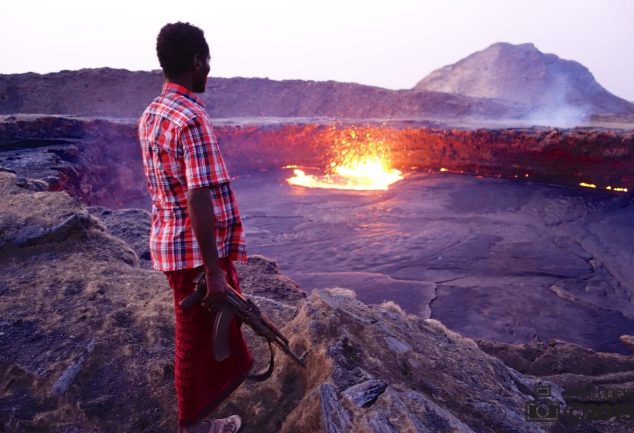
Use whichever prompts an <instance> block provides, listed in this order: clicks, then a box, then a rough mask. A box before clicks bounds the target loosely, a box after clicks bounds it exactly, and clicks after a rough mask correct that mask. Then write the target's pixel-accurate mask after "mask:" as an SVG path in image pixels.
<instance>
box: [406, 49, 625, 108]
mask: <svg viewBox="0 0 634 433" xmlns="http://www.w3.org/2000/svg"><path fill="white" fill-rule="evenodd" d="M414 89H416V90H431V91H438V92H447V93H458V94H461V95H466V96H472V97H480V98H497V99H506V100H509V101H513V102H519V103H522V104H525V105H527V106H529V107H531V108H532V109H533V110H541V111H544V110H545V111H546V112H548V111H559V110H560V109H561V108H565V109H566V110H568V111H570V110H573V111H578V112H579V114H591V113H604V112H610V113H623V114H632V113H634V106H632V104H630V103H629V102H628V101H625V100H624V99H621V98H619V97H617V96H615V95H613V94H611V93H609V92H608V91H607V90H605V89H604V88H603V87H601V85H600V84H599V83H597V82H596V80H595V79H594V77H593V75H592V73H591V72H590V71H589V70H588V68H586V67H585V66H583V65H582V64H580V63H578V62H575V61H572V60H564V59H561V58H560V57H558V56H556V55H555V54H545V53H543V52H541V51H539V49H538V48H537V47H536V46H535V45H534V44H533V43H530V42H527V43H523V44H517V45H515V44H511V43H508V42H496V43H494V44H492V45H490V46H489V47H487V48H485V49H484V50H481V51H477V52H475V53H473V54H471V55H469V56H467V57H465V58H464V59H462V60H460V61H458V62H456V63H454V64H451V65H447V66H445V67H442V68H440V69H437V70H435V71H433V72H432V73H430V74H429V75H428V76H427V77H425V78H424V79H422V80H421V81H419V82H418V84H416V86H415V87H414Z"/></svg>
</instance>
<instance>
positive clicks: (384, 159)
mask: <svg viewBox="0 0 634 433" xmlns="http://www.w3.org/2000/svg"><path fill="white" fill-rule="evenodd" d="M331 153H332V155H331V158H330V163H329V165H328V167H327V168H326V170H325V172H324V174H323V175H312V174H306V173H305V172H304V171H303V170H300V169H298V168H295V167H296V166H287V167H285V168H295V169H294V170H293V173H294V176H293V177H290V178H288V179H287V181H288V183H289V184H291V185H297V186H304V187H309V188H331V189H351V190H386V189H387V188H388V186H389V185H391V184H393V183H394V182H397V181H399V180H401V179H403V175H402V173H401V171H400V170H397V169H395V168H392V167H391V161H390V148H389V146H388V145H387V144H386V143H385V141H384V140H383V139H379V138H373V136H372V134H371V133H369V132H366V133H364V134H360V133H359V132H358V131H357V130H356V129H355V128H352V129H349V130H347V131H345V132H344V136H343V137H342V138H340V139H336V140H335V144H334V146H333V147H332V149H331Z"/></svg>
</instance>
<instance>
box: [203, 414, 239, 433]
mask: <svg viewBox="0 0 634 433" xmlns="http://www.w3.org/2000/svg"><path fill="white" fill-rule="evenodd" d="M203 422H208V423H209V429H208V430H207V433H238V431H239V430H240V427H241V426H242V418H240V416H239V415H231V416H230V417H227V418H222V419H206V420H204V421H203Z"/></svg>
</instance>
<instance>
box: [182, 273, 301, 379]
mask: <svg viewBox="0 0 634 433" xmlns="http://www.w3.org/2000/svg"><path fill="white" fill-rule="evenodd" d="M195 281H196V291H195V292H194V293H192V294H190V295H188V296H186V297H185V298H184V299H183V300H182V301H181V302H180V306H181V308H183V309H185V310H187V309H188V308H191V307H192V306H193V305H194V304H196V303H197V302H200V301H201V300H202V299H203V298H204V297H205V294H206V293H207V284H206V281H205V272H201V273H200V274H198V276H196V278H195ZM210 308H212V309H213V310H215V311H216V317H215V319H214V325H213V336H212V345H213V353H214V357H215V359H216V361H222V360H224V359H226V358H228V357H229V355H230V354H231V350H230V346H229V327H230V325H231V323H232V321H233V319H234V318H235V317H236V316H237V317H238V318H239V319H240V320H241V321H242V322H243V323H246V324H247V325H249V326H250V327H251V328H252V329H253V331H254V332H255V333H256V335H259V336H260V337H264V338H265V339H266V340H267V342H268V344H269V351H270V353H271V358H270V360H269V367H268V369H267V370H266V371H264V372H261V373H256V374H252V375H248V376H247V378H248V379H250V380H253V381H258V382H259V381H263V380H266V379H268V378H269V377H270V376H271V374H272V373H273V366H274V359H273V347H272V345H271V344H272V343H275V344H276V345H277V346H278V347H279V348H280V349H282V351H283V352H284V353H285V354H286V355H288V356H289V357H290V358H291V359H292V360H293V361H294V362H295V363H296V364H298V365H300V366H302V367H304V368H306V364H305V363H304V359H305V358H306V355H307V353H308V352H304V353H303V354H301V355H300V356H297V355H296V354H295V353H293V351H292V350H291V349H290V347H289V345H288V339H287V338H286V337H284V336H283V335H282V333H281V332H280V331H279V330H278V329H277V328H276V327H275V325H274V324H273V323H272V322H271V321H270V320H269V319H268V318H267V317H266V316H264V315H263V314H262V312H261V311H260V308H259V307H258V306H257V305H255V303H254V302H253V301H251V300H250V299H249V298H246V297H245V296H243V295H242V294H240V293H238V292H236V291H235V289H233V287H231V286H229V285H227V296H226V299H225V300H223V301H220V302H216V303H214V305H212V306H211V307H210Z"/></svg>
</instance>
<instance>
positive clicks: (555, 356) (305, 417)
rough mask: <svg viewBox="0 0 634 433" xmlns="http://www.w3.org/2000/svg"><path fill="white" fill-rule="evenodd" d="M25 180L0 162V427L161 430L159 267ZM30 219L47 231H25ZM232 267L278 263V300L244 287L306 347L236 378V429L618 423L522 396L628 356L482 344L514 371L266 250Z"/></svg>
mask: <svg viewBox="0 0 634 433" xmlns="http://www.w3.org/2000/svg"><path fill="white" fill-rule="evenodd" d="M30 185H32V183H31V182H26V183H24V182H18V179H17V178H16V176H15V175H13V174H11V173H8V172H0V197H1V198H2V200H0V216H1V217H2V218H1V219H0V233H2V242H3V246H2V248H1V249H0V266H1V267H2V269H3V272H2V273H0V296H1V297H2V302H0V317H2V320H0V345H1V346H2V347H3V350H2V351H1V352H0V387H1V389H2V392H1V393H0V422H1V423H2V424H1V425H2V426H3V431H6V432H48V431H92V432H104V433H105V432H118V431H145V432H150V431H155V432H167V431H173V429H174V428H175V423H176V419H175V415H176V408H175V404H176V402H175V398H174V392H173V387H174V384H173V374H174V370H173V356H174V347H173V345H174V340H173V333H174V324H173V311H172V308H174V305H173V299H172V296H171V293H170V291H169V287H168V285H167V281H166V279H165V277H164V275H162V273H160V272H156V271H151V270H148V269H143V268H141V267H139V264H138V259H137V257H136V254H135V253H134V251H133V250H132V249H131V248H130V247H128V245H127V244H126V243H125V242H124V241H122V240H121V239H119V238H117V237H114V236H112V235H110V234H108V233H107V231H106V230H105V225H104V224H103V223H102V222H100V221H99V220H98V219H97V218H96V217H95V216H91V215H90V214H89V213H88V212H87V210H86V208H85V207H83V206H82V205H81V203H79V201H78V200H76V199H73V198H71V197H70V196H69V195H68V194H66V193H65V192H46V191H34V190H33V188H31V187H30ZM97 211H98V210H96V209H95V210H93V215H97V214H98V213H99V212H97ZM101 213H102V214H103V211H101ZM105 216H106V217H111V215H105ZM112 217H113V216H112ZM113 219H114V217H113ZM107 225H108V227H111V228H112V227H114V225H113V224H112V223H107ZM26 232H28V233H42V234H46V233H53V234H56V235H54V236H47V235H44V236H41V235H38V236H30V235H28V236H26V238H28V239H31V241H29V242H22V241H21V239H24V233H26ZM122 235H126V236H127V234H125V233H122ZM133 239H134V238H133ZM241 272H242V273H241V276H243V279H244V281H245V285H244V288H245V289H246V290H245V291H246V292H247V294H250V293H249V290H250V289H249V287H260V288H262V287H266V286H267V285H268V284H269V283H270V281H271V279H272V278H277V280H276V284H277V285H278V286H279V287H278V288H276V289H275V291H274V293H273V294H272V296H273V297H276V298H277V300H275V299H270V298H268V297H265V296H267V293H266V291H265V290H261V289H260V291H259V294H260V296H256V295H252V296H253V298H254V299H255V300H256V302H257V303H258V304H259V305H260V306H261V308H262V310H263V311H264V312H265V314H267V315H268V316H269V317H271V319H272V320H273V321H274V322H275V323H277V324H278V325H279V327H280V330H281V331H282V332H283V333H284V334H285V335H287V336H288V337H289V340H290V346H291V348H292V349H293V350H294V351H295V352H297V353H301V352H303V351H304V350H308V352H309V354H308V357H307V358H306V362H307V368H306V369H302V368H300V367H298V366H296V365H294V364H293V363H291V361H290V360H289V359H288V358H286V357H284V356H283V355H281V354H280V353H277V355H276V361H277V362H276V365H277V368H276V369H275V371H274V374H273V376H272V378H271V379H270V380H269V381H267V382H264V383H246V384H245V385H244V386H242V387H240V388H239V389H238V390H237V391H236V392H235V393H234V394H232V395H231V397H230V398H229V399H228V400H226V401H225V402H224V403H223V404H222V406H221V407H220V408H219V409H218V410H217V411H216V413H215V414H214V416H224V415H227V414H229V413H236V412H237V413H240V414H241V415H242V416H243V419H244V420H245V421H246V423H245V425H244V432H245V433H250V432H255V431H258V432H271V433H273V432H282V433H284V432H291V431H305V432H318V431H348V432H368V431H369V432H385V431H390V432H410V431H459V432H491V433H493V432H497V431H517V432H553V433H554V432H565V431H594V432H597V433H602V432H605V433H608V432H610V433H616V432H625V431H626V430H625V429H624V428H625V427H627V425H625V424H623V423H619V422H617V421H612V422H610V421H602V422H593V423H592V424H590V423H589V422H588V421H585V420H577V419H572V420H571V419H570V418H565V417H562V419H561V420H559V421H557V422H554V423H536V422H527V421H526V420H525V418H524V408H525V405H526V404H527V403H528V402H531V401H534V400H535V399H536V398H538V397H539V395H538V394H536V393H535V390H534V386H535V385H536V384H537V383H540V382H543V383H544V384H546V385H550V386H551V389H552V401H553V402H556V403H558V404H562V405H564V406H562V413H563V412H564V409H565V408H567V407H569V406H570V405H571V404H573V403H574V404H577V405H578V404H581V403H584V402H585V401H586V400H583V399H582V398H581V397H574V399H573V398H571V399H570V400H566V399H565V398H564V397H567V396H570V395H571V392H570V391H569V390H574V391H575V392H577V394H578V393H579V392H580V391H582V389H581V388H579V386H580V385H583V384H593V383H599V380H605V379H606V378H607V377H600V376H596V375H597V374H599V375H600V374H612V375H613V376H611V377H610V381H611V382H610V383H611V385H612V386H617V385H620V386H621V387H622V388H623V389H625V390H627V391H628V392H629V391H631V378H630V376H628V374H629V372H626V371H625V370H626V369H627V368H629V367H628V366H629V364H631V360H630V359H629V358H631V357H623V356H621V357H618V358H617V357H610V358H609V359H608V358H603V359H605V360H606V361H613V360H616V361H618V364H614V363H613V365H611V366H609V365H608V366H604V367H603V368H600V369H587V368H586V369H581V368H575V367H574V365H573V366H572V367H570V368H569V370H570V371H573V372H575V373H576V374H577V376H576V378H575V380H570V378H569V377H565V376H560V377H559V376H552V377H551V376H549V375H550V374H551V373H552V372H553V371H557V372H559V371H561V369H560V368H559V367H558V366H559V365H561V364H562V363H567V362H573V361H574V362H575V363H576V364H575V365H588V366H590V365H596V364H597V363H598V362H600V361H601V359H602V358H601V357H602V356H603V355H602V354H597V353H595V352H592V351H589V350H576V351H573V352H570V351H551V352H550V353H548V352H544V355H542V359H543V360H544V362H542V363H541V364H542V366H543V367H542V368H533V367H531V366H530V363H527V362H523V363H522V362H518V361H515V359H517V358H518V357H525V355H524V353H523V352H522V351H520V352H519V354H515V355H514V354H513V350H514V349H513V348H512V347H511V346H504V345H497V346H492V345H489V346H485V347H486V349H487V351H497V353H498V354H499V356H500V357H501V358H502V359H504V360H505V362H507V363H508V364H510V365H516V366H517V367H518V368H526V369H527V370H528V373H527V374H522V373H518V371H516V370H515V369H514V368H510V367H508V366H506V365H505V364H504V363H503V362H502V361H500V360H499V359H497V358H496V357H494V356H491V355H489V354H487V353H485V351H482V350H481V349H480V348H479V347H478V345H476V343H475V342H474V341H473V340H471V339H469V338H465V337H462V336H460V335H458V334H456V333H454V332H452V331H450V330H449V329H447V328H446V327H445V326H443V325H442V324H441V323H440V322H438V321H436V320H431V319H429V320H423V319H420V318H417V317H415V316H411V315H406V314H404V313H403V312H402V311H401V310H400V309H399V308H397V307H395V306H394V305H387V304H386V305H379V306H368V305H365V304H363V303H362V302H360V301H358V300H357V299H355V298H354V295H353V294H352V292H350V291H348V290H343V289H333V290H326V291H319V292H314V293H313V294H312V295H311V296H310V297H308V298H304V297H303V296H301V295H299V294H298V289H297V287H296V285H293V284H288V285H287V287H285V288H283V287H281V285H283V284H285V282H286V283H289V282H288V280H285V279H284V278H282V277H281V276H280V275H279V274H278V271H277V267H276V265H275V264H274V263H272V262H270V261H268V260H266V259H264V258H254V260H253V261H252V263H251V265H246V266H245V267H243V268H242V269H241ZM249 272H252V273H251V274H249ZM259 277H261V280H258V278H259ZM287 301H289V303H287ZM247 337H248V341H249V344H250V345H251V346H252V347H253V351H254V354H255V356H256V359H258V360H260V361H261V360H263V359H264V360H265V359H266V348H265V347H263V346H264V345H263V344H262V342H261V341H257V340H256V339H255V337H254V336H253V335H252V333H248V332H247ZM481 344H482V343H481ZM555 344H556V343H555ZM483 346H484V345H483ZM538 350H539V349H538ZM542 352H543V350H542ZM535 357H536V356H535ZM535 357H533V358H535ZM533 365H535V366H536V365H537V363H533ZM548 365H550V366H551V367H550V368H548ZM524 366H527V367H524ZM619 372H621V373H619ZM616 373H619V374H621V375H620V376H618V377H617V376H614V374H616ZM540 375H546V376H544V377H543V378H540V377H538V376H540ZM559 379H561V381H558V380H559ZM584 381H585V382H584ZM566 392H568V394H566ZM577 394H575V395H577ZM606 401H608V402H611V403H618V401H617V400H615V398H613V397H607V400H606ZM322 408H325V409H326V410H322ZM329 426H330V427H329ZM573 428H574V429H575V430H573ZM591 429H592V430H591Z"/></svg>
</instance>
